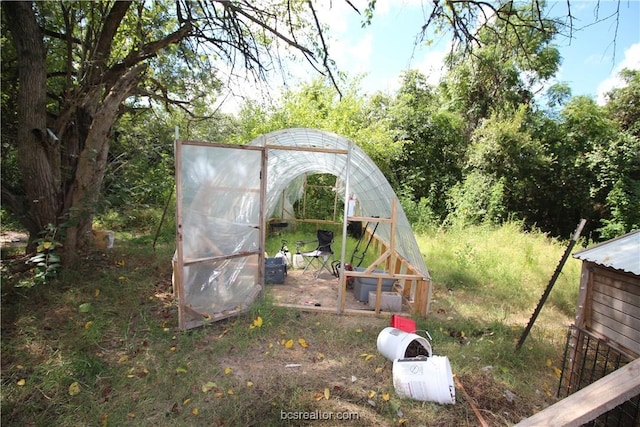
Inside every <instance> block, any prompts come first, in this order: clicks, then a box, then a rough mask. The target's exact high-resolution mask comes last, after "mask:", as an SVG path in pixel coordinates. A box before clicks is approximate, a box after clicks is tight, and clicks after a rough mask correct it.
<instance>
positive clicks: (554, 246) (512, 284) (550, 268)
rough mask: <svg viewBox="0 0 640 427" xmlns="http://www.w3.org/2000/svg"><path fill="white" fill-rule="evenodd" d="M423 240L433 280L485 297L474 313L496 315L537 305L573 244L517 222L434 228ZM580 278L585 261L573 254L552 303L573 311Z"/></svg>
mask: <svg viewBox="0 0 640 427" xmlns="http://www.w3.org/2000/svg"><path fill="white" fill-rule="evenodd" d="M417 240H418V245H419V247H420V249H421V251H422V254H423V256H424V259H425V261H426V264H427V267H428V268H429V271H430V273H431V275H432V278H433V280H434V281H435V282H436V283H437V284H439V285H441V286H443V287H445V288H446V289H447V290H449V291H452V292H464V293H467V294H469V295H470V296H473V297H474V298H475V299H477V300H482V301H483V304H482V307H478V308H479V309H478V310H475V312H474V313H473V314H478V315H480V314H482V313H486V312H487V309H489V311H490V312H493V314H494V315H495V316H496V319H500V318H504V317H505V316H506V317H508V316H510V315H513V314H519V313H521V312H523V311H524V312H528V310H529V309H531V310H533V308H534V307H535V305H536V303H537V302H538V300H539V299H540V297H541V296H542V293H543V292H544V290H545V288H546V286H547V284H548V283H549V280H550V278H551V276H552V274H553V272H554V271H555V269H556V267H557V266H558V264H559V262H560V259H561V257H562V255H563V253H564V252H565V250H566V246H567V244H568V242H562V241H559V240H557V239H553V238H549V237H548V236H547V235H545V234H543V233H541V232H538V231H532V232H523V231H522V229H521V227H520V225H519V224H518V223H517V222H509V223H506V224H504V225H502V226H493V225H481V226H469V227H466V228H451V229H448V230H446V231H442V230H434V231H430V232H427V233H424V234H421V235H419V236H417ZM579 278H580V262H579V261H578V260H575V259H573V258H572V257H570V258H569V259H568V260H567V262H566V264H565V265H564V267H563V269H562V273H561V275H560V277H559V278H558V280H557V281H556V283H555V285H554V288H553V291H552V293H551V295H550V297H549V300H548V304H550V305H552V306H554V307H555V308H556V309H558V310H560V311H561V312H562V313H563V314H564V315H567V316H573V315H574V314H575V313H574V310H575V304H576V301H577V296H578V284H579ZM468 310H472V311H473V309H472V308H471V307H469V308H468ZM484 316H486V314H485V315H484Z"/></svg>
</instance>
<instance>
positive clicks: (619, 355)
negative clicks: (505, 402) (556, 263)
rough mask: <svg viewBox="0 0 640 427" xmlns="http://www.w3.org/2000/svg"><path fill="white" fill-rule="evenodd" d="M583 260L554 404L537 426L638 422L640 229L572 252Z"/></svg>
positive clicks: (535, 419)
mask: <svg viewBox="0 0 640 427" xmlns="http://www.w3.org/2000/svg"><path fill="white" fill-rule="evenodd" d="M573 256H574V258H577V259H579V260H581V261H582V274H581V278H580V289H579V295H578V306H577V310H576V319H575V324H574V325H571V326H570V328H569V332H568V335H567V344H566V347H565V354H564V361H563V368H562V373H561V375H560V384H559V386H558V397H561V398H563V399H562V400H560V401H559V402H557V403H556V404H554V405H552V406H550V407H548V408H546V409H545V410H543V411H541V412H539V413H537V414H535V415H533V416H532V417H530V418H528V419H526V420H523V421H522V422H521V423H519V424H517V426H518V427H520V426H522V427H525V426H527V427H528V426H538V425H556V424H557V425H565V426H581V425H590V426H591V425H598V426H628V427H636V426H638V425H640V374H639V372H640V230H636V231H633V232H630V233H627V234H625V235H623V236H620V237H618V238H615V239H612V240H608V241H606V242H603V243H600V244H598V245H595V246H592V247H590V248H587V249H584V250H581V251H579V252H576V253H575V254H574V255H573Z"/></svg>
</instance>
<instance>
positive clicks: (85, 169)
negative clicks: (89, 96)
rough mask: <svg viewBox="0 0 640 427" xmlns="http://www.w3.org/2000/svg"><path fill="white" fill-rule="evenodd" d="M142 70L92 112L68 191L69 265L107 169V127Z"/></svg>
mask: <svg viewBox="0 0 640 427" xmlns="http://www.w3.org/2000/svg"><path fill="white" fill-rule="evenodd" d="M146 68H147V65H146V64H138V65H137V66H135V67H133V68H131V69H129V70H128V71H127V72H126V73H124V74H123V75H122V76H121V77H120V78H119V79H118V81H117V82H116V83H115V84H114V85H113V87H111V88H110V90H109V92H108V93H107V95H106V96H105V98H104V99H103V100H102V101H101V102H100V103H99V106H98V107H97V108H96V113H95V115H94V116H93V118H92V121H91V125H90V127H89V132H88V134H87V138H86V140H85V144H84V149H83V150H82V152H81V153H80V158H79V159H78V167H77V170H76V174H75V180H74V183H73V185H72V187H71V194H70V196H71V209H70V210H69V224H70V226H69V227H68V228H67V229H66V239H65V244H64V248H65V251H64V252H65V253H64V255H65V262H69V263H71V264H72V263H74V262H75V261H77V249H79V248H82V247H83V246H84V245H86V244H87V242H88V238H89V237H90V236H89V234H90V233H91V225H92V222H93V217H94V214H95V206H96V204H97V202H98V196H99V194H100V189H101V188H102V181H103V179H104V174H105V170H106V167H107V155H108V153H109V133H110V132H111V127H112V126H113V124H114V123H115V121H116V118H117V115H118V108H119V107H120V105H121V104H122V102H123V101H124V100H125V99H126V98H127V97H128V96H129V95H130V93H131V91H132V90H133V88H134V87H135V86H136V85H137V84H138V82H139V81H140V79H141V77H142V75H143V73H144V71H145V70H146Z"/></svg>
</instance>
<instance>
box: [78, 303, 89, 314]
mask: <svg viewBox="0 0 640 427" xmlns="http://www.w3.org/2000/svg"><path fill="white" fill-rule="evenodd" d="M78 311H79V312H80V313H88V312H90V311H91V303H90V302H85V303H82V304H80V305H79V306H78Z"/></svg>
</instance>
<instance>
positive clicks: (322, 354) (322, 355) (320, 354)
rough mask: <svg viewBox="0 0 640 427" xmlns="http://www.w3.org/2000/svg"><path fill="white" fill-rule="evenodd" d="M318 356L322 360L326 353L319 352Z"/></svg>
mask: <svg viewBox="0 0 640 427" xmlns="http://www.w3.org/2000/svg"><path fill="white" fill-rule="evenodd" d="M316 357H317V358H318V359H319V360H322V359H324V353H318V354H316Z"/></svg>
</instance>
